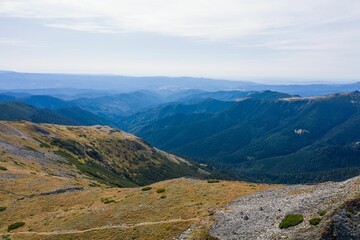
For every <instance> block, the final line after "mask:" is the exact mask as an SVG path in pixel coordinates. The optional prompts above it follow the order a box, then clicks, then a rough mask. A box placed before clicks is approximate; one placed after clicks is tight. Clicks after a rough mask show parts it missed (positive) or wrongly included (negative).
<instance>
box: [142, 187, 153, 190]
mask: <svg viewBox="0 0 360 240" xmlns="http://www.w3.org/2000/svg"><path fill="white" fill-rule="evenodd" d="M151 189H152V187H143V188H142V189H141V191H149V190H151Z"/></svg>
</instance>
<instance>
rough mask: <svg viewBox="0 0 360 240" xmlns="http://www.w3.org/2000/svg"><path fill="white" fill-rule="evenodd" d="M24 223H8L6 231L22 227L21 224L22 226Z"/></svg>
mask: <svg viewBox="0 0 360 240" xmlns="http://www.w3.org/2000/svg"><path fill="white" fill-rule="evenodd" d="M24 225H25V223H24V222H15V223H13V224H10V225H9V226H8V232H10V231H11V230H14V229H17V228H19V227H22V226H24Z"/></svg>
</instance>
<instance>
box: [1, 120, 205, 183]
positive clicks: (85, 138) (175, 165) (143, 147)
mask: <svg viewBox="0 0 360 240" xmlns="http://www.w3.org/2000/svg"><path fill="white" fill-rule="evenodd" d="M0 131H1V136H0V139H1V144H2V147H3V148H4V150H6V151H10V152H11V153H13V154H15V155H18V157H25V158H26V157H27V156H28V155H30V156H33V157H34V158H38V160H39V161H40V162H41V161H45V162H49V161H50V162H54V161H55V162H54V163H57V164H60V163H61V166H66V167H67V168H69V167H70V168H71V169H72V170H71V172H70V173H69V174H70V176H72V175H74V172H80V173H81V174H85V175H87V176H88V177H90V178H92V179H93V180H94V181H98V182H100V183H102V184H106V185H112V186H120V187H126V186H138V185H146V184H150V183H153V182H156V181H160V180H164V179H169V178H176V177H182V176H196V177H201V176H205V175H206V174H207V173H206V172H205V171H203V170H201V169H199V168H198V167H196V166H194V165H192V164H190V163H189V162H187V161H185V160H183V159H181V158H178V157H175V156H173V155H169V154H167V153H165V152H162V151H160V150H157V149H154V148H153V147H151V146H150V145H148V144H147V143H146V142H144V141H143V140H141V139H139V138H137V137H135V136H133V135H131V134H127V133H125V132H122V131H120V130H117V129H113V128H110V127H105V126H94V127H75V126H61V125H47V124H42V125H38V124H33V123H28V122H21V123H10V122H1V123H0ZM52 156H54V157H55V158H54V159H52ZM44 167H45V166H44ZM47 171H49V173H51V174H55V175H57V169H47ZM59 174H60V176H63V175H64V174H65V175H69V174H67V173H59ZM75 176H76V174H75Z"/></svg>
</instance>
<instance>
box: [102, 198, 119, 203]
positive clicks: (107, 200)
mask: <svg viewBox="0 0 360 240" xmlns="http://www.w3.org/2000/svg"><path fill="white" fill-rule="evenodd" d="M101 201H102V202H103V203H104V204H110V203H115V202H116V201H115V200H114V199H110V198H104V199H101Z"/></svg>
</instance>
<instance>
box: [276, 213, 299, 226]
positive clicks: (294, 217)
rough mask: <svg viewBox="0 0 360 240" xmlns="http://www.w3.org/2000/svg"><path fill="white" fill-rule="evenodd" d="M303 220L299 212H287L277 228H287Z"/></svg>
mask: <svg viewBox="0 0 360 240" xmlns="http://www.w3.org/2000/svg"><path fill="white" fill-rule="evenodd" d="M303 221H304V216H303V215H301V214H288V215H286V216H285V218H284V219H283V220H282V221H281V223H280V224H279V228H280V229H283V228H289V227H293V226H296V225H298V224H300V223H302V222H303Z"/></svg>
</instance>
